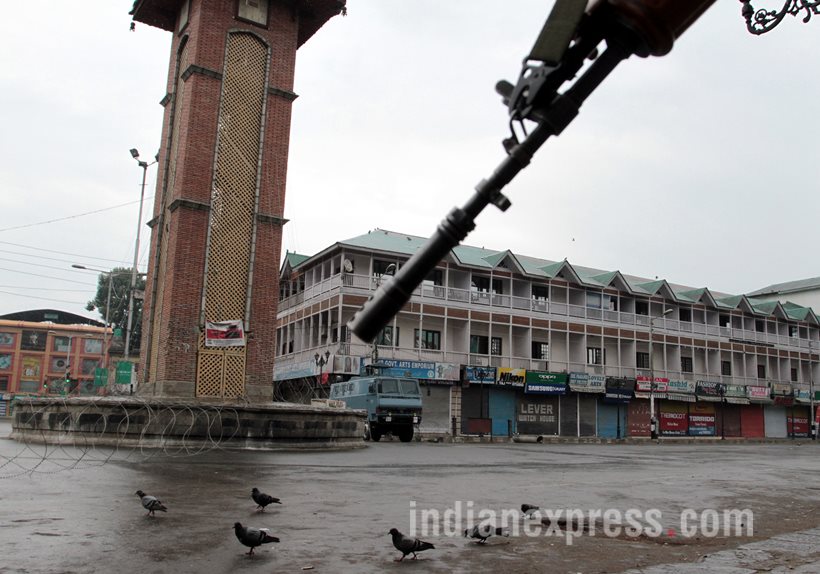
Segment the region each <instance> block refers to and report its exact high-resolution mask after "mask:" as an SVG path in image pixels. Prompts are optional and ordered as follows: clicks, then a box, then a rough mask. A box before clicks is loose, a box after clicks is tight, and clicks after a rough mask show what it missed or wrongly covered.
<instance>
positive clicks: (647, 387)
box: [635, 375, 669, 393]
mask: <svg viewBox="0 0 820 574" xmlns="http://www.w3.org/2000/svg"><path fill="white" fill-rule="evenodd" d="M635 390H636V391H638V392H641V393H649V392H652V391H653V389H652V385H651V383H650V381H649V377H646V376H644V375H638V376H637V377H635ZM668 390H669V379H667V378H665V377H655V388H654V392H656V393H665V392H667V391H668Z"/></svg>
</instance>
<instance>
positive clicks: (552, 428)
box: [493, 395, 559, 436]
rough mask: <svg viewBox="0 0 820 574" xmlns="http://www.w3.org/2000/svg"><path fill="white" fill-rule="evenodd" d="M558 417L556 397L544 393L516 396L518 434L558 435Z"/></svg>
mask: <svg viewBox="0 0 820 574" xmlns="http://www.w3.org/2000/svg"><path fill="white" fill-rule="evenodd" d="M558 418H559V406H558V397H554V396H553V397H551V396H545V395H521V396H519V397H518V420H517V429H518V431H517V432H518V433H519V434H524V435H553V436H556V435H558ZM493 420H495V419H493ZM494 424H495V423H494ZM493 432H495V431H493Z"/></svg>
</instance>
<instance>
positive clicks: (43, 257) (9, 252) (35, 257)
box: [0, 249, 130, 267]
mask: <svg viewBox="0 0 820 574" xmlns="http://www.w3.org/2000/svg"><path fill="white" fill-rule="evenodd" d="M0 253H8V254H9V255H22V256H23V257H31V258H33V259H45V260H47V261H60V262H62V263H72V262H73V261H76V260H77V259H79V258H85V255H77V256H76V258H75V259H59V258H57V257H48V256H47V255H35V254H34V253H23V252H21V251H8V250H6V249H0ZM92 259H96V258H92ZM106 261H114V260H108V259H107V260H106ZM117 263H120V264H121V265H120V266H121V267H125V266H126V264H127V263H128V262H127V261H117ZM27 265H28V263H27ZM128 266H129V267H130V265H128Z"/></svg>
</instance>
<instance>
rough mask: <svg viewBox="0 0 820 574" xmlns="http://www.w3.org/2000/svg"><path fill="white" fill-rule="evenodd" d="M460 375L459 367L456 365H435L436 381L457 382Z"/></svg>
mask: <svg viewBox="0 0 820 574" xmlns="http://www.w3.org/2000/svg"><path fill="white" fill-rule="evenodd" d="M460 375H461V365H459V364H458V363H436V380H437V381H457V380H458V379H459V376H460Z"/></svg>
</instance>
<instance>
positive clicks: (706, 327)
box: [278, 273, 820, 350]
mask: <svg viewBox="0 0 820 574" xmlns="http://www.w3.org/2000/svg"><path fill="white" fill-rule="evenodd" d="M386 280H389V278H385V277H374V276H369V275H356V274H351V273H346V274H338V275H333V276H332V277H330V278H328V279H325V280H322V281H320V282H318V283H315V284H313V285H310V286H308V287H306V288H305V290H304V291H301V292H299V293H296V294H294V295H291V296H289V297H286V298H284V299H281V300H280V301H279V309H278V315H279V317H283V316H286V315H287V314H288V312H289V311H291V310H292V309H295V308H299V307H300V306H309V305H311V304H315V303H317V302H318V301H321V300H324V299H327V298H329V297H331V296H334V295H345V294H348V295H358V296H363V297H369V296H370V295H372V294H373V292H374V291H375V290H376V289H377V288H378V286H379V283H380V282H382V281H386ZM410 301H411V302H412V303H417V304H425V303H427V304H435V305H439V306H442V305H443V306H448V307H452V308H458V309H467V310H487V311H494V312H501V313H508V314H514V315H519V316H526V317H530V318H539V319H545V320H549V319H554V320H560V321H570V320H571V321H573V322H576V323H584V324H591V325H596V326H605V327H606V326H608V327H613V328H628V329H632V328H634V329H639V330H645V331H647V332H648V331H649V329H650V322H651V321H652V320H653V319H654V326H653V330H654V332H655V333H664V334H669V335H673V336H684V337H704V338H713V339H734V340H735V341H736V342H741V343H745V344H752V345H754V344H762V345H777V346H780V347H785V348H789V349H791V350H809V349H810V347H811V345H810V341H809V340H808V339H802V338H797V337H792V336H789V335H787V334H777V333H764V332H759V331H755V330H750V329H743V328H738V327H729V326H721V325H718V324H705V323H698V322H689V321H680V320H677V319H669V318H665V317H650V316H649V315H641V314H636V313H631V312H626V311H618V310H611V309H600V308H594V307H588V306H586V305H577V304H573V303H570V302H563V301H548V300H545V299H533V298H529V297H519V296H515V295H509V294H496V293H488V292H476V291H473V290H470V289H461V288H457V287H447V286H443V285H429V284H422V285H420V286H419V287H417V288H416V289H415V290H414V291H413V294H412V297H411V299H410ZM814 348H820V343H817V342H815V343H814Z"/></svg>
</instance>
